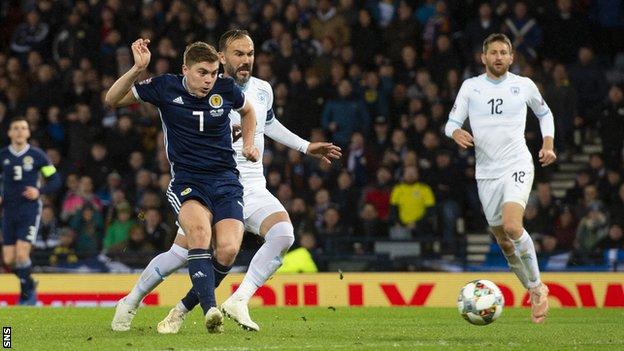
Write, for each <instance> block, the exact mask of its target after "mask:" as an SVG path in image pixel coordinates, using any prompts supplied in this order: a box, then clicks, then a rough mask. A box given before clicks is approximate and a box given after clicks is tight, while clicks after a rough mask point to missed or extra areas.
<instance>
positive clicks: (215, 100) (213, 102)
mask: <svg viewBox="0 0 624 351" xmlns="http://www.w3.org/2000/svg"><path fill="white" fill-rule="evenodd" d="M208 103H209V104H210V106H212V108H219V107H221V106H223V98H222V97H221V95H219V94H214V95H212V96H210V99H209V100H208Z"/></svg>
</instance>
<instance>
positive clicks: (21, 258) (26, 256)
mask: <svg viewBox="0 0 624 351" xmlns="http://www.w3.org/2000/svg"><path fill="white" fill-rule="evenodd" d="M29 260H30V253H29V252H17V253H16V255H15V263H25V262H28V261H29Z"/></svg>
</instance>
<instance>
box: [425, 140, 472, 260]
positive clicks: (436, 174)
mask: <svg viewBox="0 0 624 351" xmlns="http://www.w3.org/2000/svg"><path fill="white" fill-rule="evenodd" d="M430 184H431V186H432V188H433V192H434V195H435V200H436V204H437V211H438V218H439V220H440V224H441V226H440V228H441V232H442V240H443V243H444V245H445V246H446V248H447V251H448V252H453V249H454V245H455V243H456V240H457V220H458V219H459V217H460V216H461V213H462V210H461V205H460V204H461V203H463V201H462V200H463V197H464V196H463V186H462V183H461V176H460V172H459V170H458V169H457V168H456V167H455V165H453V164H452V159H451V154H450V153H449V152H448V151H440V152H439V153H438V154H437V155H436V156H435V164H434V165H433V169H432V173H431V182H430Z"/></svg>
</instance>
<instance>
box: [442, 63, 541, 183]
mask: <svg viewBox="0 0 624 351" xmlns="http://www.w3.org/2000/svg"><path fill="white" fill-rule="evenodd" d="M527 105H528V106H529V107H531V110H533V112H534V113H535V115H536V116H537V117H542V116H545V115H547V114H548V113H549V111H550V110H549V108H548V105H547V104H546V102H544V99H543V98H542V95H541V94H540V92H539V90H538V89H537V86H536V85H535V83H533V81H532V80H531V79H529V78H526V77H521V76H518V75H515V74H513V73H511V72H508V73H507V75H506V76H505V77H503V78H502V79H500V80H498V81H496V80H493V79H490V78H489V77H487V75H486V74H482V75H480V76H477V77H474V78H470V79H467V80H465V81H464V82H463V84H462V86H461V89H460V90H459V93H458V95H457V98H456V100H455V105H453V108H452V110H451V112H450V114H449V122H448V123H453V124H456V125H457V126H458V127H461V126H462V125H463V124H464V121H465V120H466V118H469V119H470V126H471V128H472V134H473V138H474V146H475V154H476V158H477V164H476V178H477V179H488V178H499V177H501V176H502V175H504V173H505V171H506V170H507V169H509V167H510V166H511V165H514V164H516V163H519V162H530V163H531V164H532V162H533V159H532V157H531V154H530V152H529V149H528V148H527V146H526V141H525V138H524V129H525V125H526V114H527Z"/></svg>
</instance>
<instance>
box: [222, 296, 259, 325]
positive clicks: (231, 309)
mask: <svg viewBox="0 0 624 351" xmlns="http://www.w3.org/2000/svg"><path fill="white" fill-rule="evenodd" d="M221 311H223V314H225V315H226V316H227V317H228V318H232V319H233V320H234V321H235V322H236V323H238V325H240V326H241V327H242V328H243V329H245V330H249V331H259V330H260V326H258V324H256V322H254V321H252V320H251V317H250V316H249V308H248V307H247V302H245V301H243V300H241V299H237V298H235V297H234V296H230V297H229V298H228V299H227V300H225V302H224V303H223V304H222V305H221Z"/></svg>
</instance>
